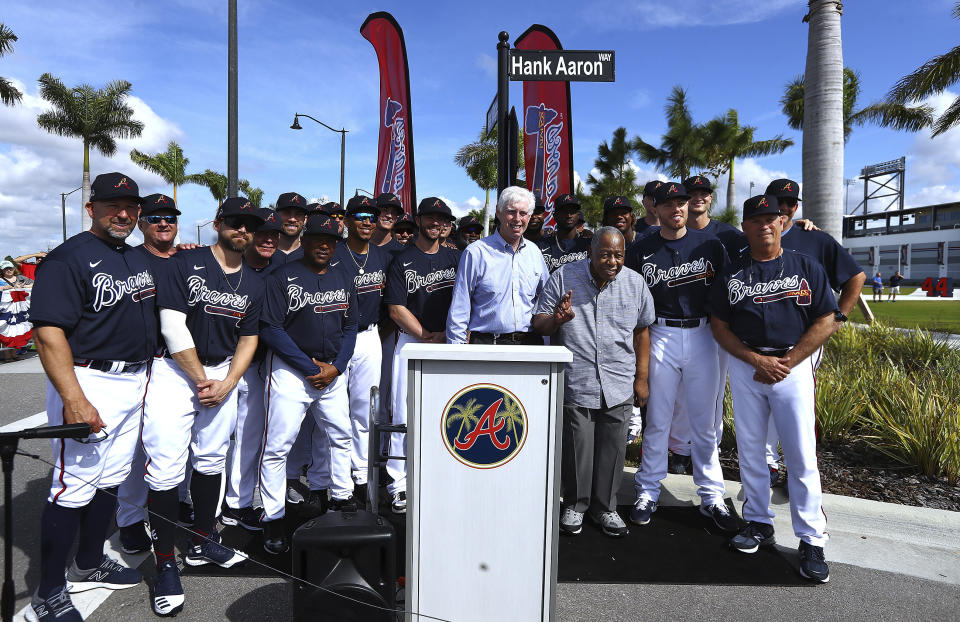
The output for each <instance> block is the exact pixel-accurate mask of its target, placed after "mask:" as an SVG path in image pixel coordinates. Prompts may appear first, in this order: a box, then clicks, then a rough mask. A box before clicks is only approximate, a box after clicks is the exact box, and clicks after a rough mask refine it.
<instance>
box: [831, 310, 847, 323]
mask: <svg viewBox="0 0 960 622" xmlns="http://www.w3.org/2000/svg"><path fill="white" fill-rule="evenodd" d="M833 319H834V320H836V321H838V322H846V321H847V320H849V319H850V318H848V317H847V316H846V315H844V314H843V311H834V312H833Z"/></svg>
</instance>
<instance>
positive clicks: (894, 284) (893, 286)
mask: <svg viewBox="0 0 960 622" xmlns="http://www.w3.org/2000/svg"><path fill="white" fill-rule="evenodd" d="M901 281H903V275H902V274H900V271H899V270H897V271H896V272H894V273H893V276H891V277H890V292H889V293H888V294H887V302H896V301H897V294H899V293H900V282H901Z"/></svg>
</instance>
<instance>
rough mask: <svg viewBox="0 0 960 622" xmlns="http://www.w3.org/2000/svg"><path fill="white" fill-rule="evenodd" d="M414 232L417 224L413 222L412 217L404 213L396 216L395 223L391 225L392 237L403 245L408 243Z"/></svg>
mask: <svg viewBox="0 0 960 622" xmlns="http://www.w3.org/2000/svg"><path fill="white" fill-rule="evenodd" d="M416 233H417V226H416V225H415V224H414V223H413V219H412V218H410V217H409V216H408V215H406V214H404V215H402V216H401V217H400V218H398V219H397V223H396V224H395V225H393V239H394V240H396V241H397V242H398V243H399V244H402V245H403V246H406V245H407V244H409V243H410V240H412V239H413V237H414V235H416Z"/></svg>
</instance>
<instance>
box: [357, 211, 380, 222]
mask: <svg viewBox="0 0 960 622" xmlns="http://www.w3.org/2000/svg"><path fill="white" fill-rule="evenodd" d="M352 217H353V218H354V219H355V220H369V221H371V222H373V220H374V219H375V218H376V217H377V215H376V214H371V213H370V212H358V213H356V214H354V215H353V216H352Z"/></svg>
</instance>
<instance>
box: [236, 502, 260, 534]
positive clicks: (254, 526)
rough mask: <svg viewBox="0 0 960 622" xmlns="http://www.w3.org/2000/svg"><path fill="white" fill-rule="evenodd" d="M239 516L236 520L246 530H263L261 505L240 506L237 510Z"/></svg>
mask: <svg viewBox="0 0 960 622" xmlns="http://www.w3.org/2000/svg"><path fill="white" fill-rule="evenodd" d="M239 513H240V518H239V519H238V520H237V522H238V523H239V524H240V526H241V527H243V528H244V529H246V530H247V531H262V530H263V521H262V519H263V508H261V507H256V508H252V507H247V508H240V510H239Z"/></svg>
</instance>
